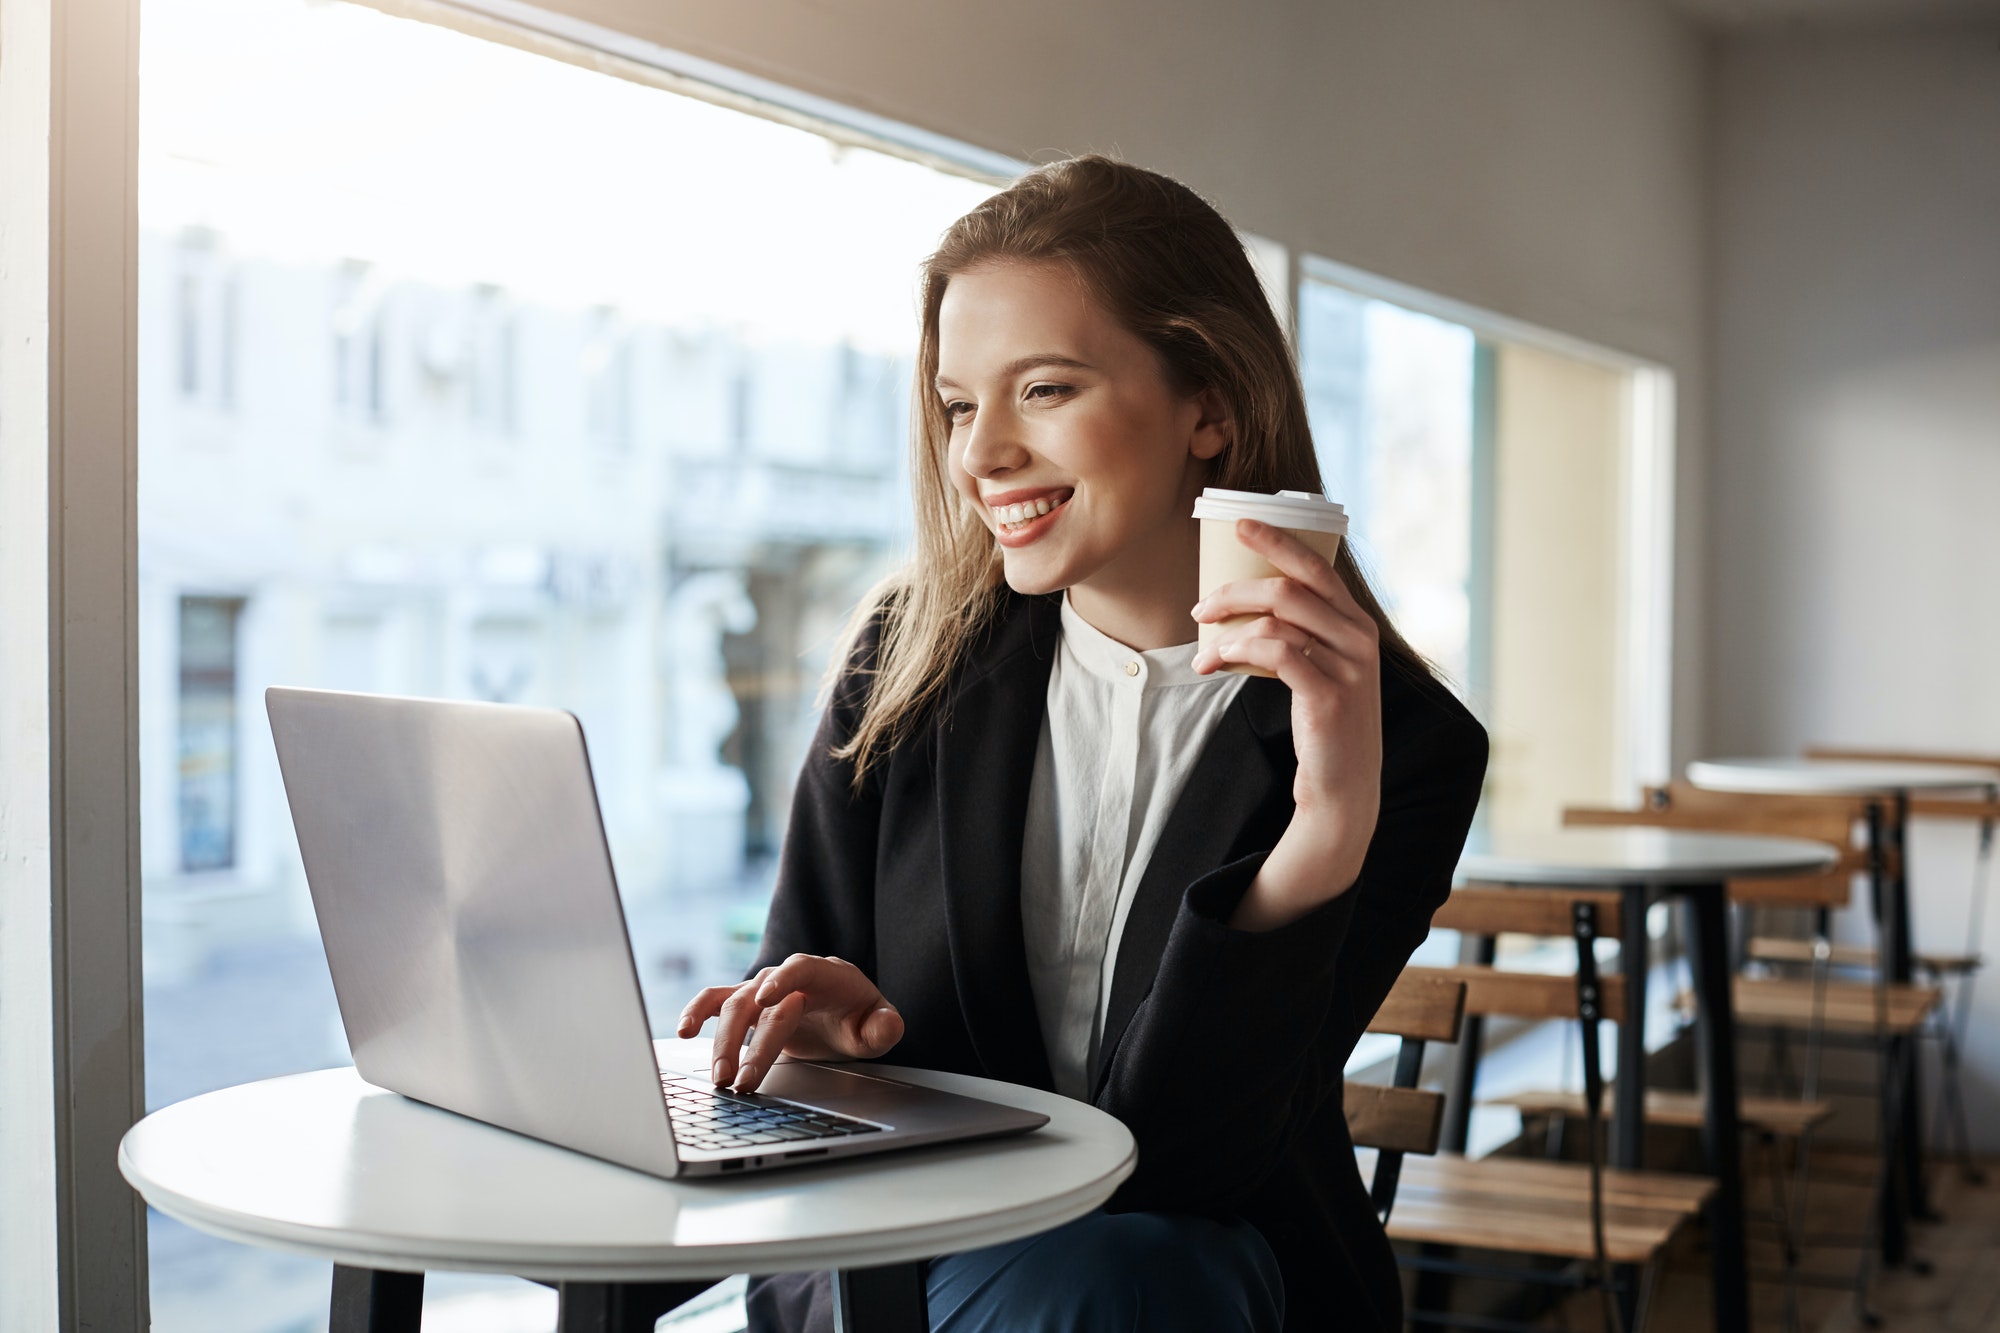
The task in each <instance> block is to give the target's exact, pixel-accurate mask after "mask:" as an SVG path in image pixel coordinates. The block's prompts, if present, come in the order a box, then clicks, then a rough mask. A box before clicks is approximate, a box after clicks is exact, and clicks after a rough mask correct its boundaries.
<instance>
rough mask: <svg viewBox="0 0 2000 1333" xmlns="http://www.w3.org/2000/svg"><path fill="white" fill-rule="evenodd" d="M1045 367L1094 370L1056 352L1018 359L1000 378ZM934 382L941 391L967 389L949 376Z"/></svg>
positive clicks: (1001, 373) (1010, 364) (1082, 362)
mask: <svg viewBox="0 0 2000 1333" xmlns="http://www.w3.org/2000/svg"><path fill="white" fill-rule="evenodd" d="M1044 366H1052V367H1054V368H1055V369H1057V370H1091V369H1094V367H1093V366H1091V365H1090V363H1089V362H1087V361H1079V360H1077V359H1076V358H1075V357H1073V356H1061V355H1058V354H1057V353H1054V352H1037V353H1035V354H1034V355H1032V356H1022V357H1016V358H1015V359H1014V360H1012V361H1009V362H1008V363H1007V364H1006V365H1004V366H1002V367H1000V375H999V378H1001V379H1003V380H1010V379H1013V378H1014V377H1015V376H1016V375H1019V374H1022V373H1023V372H1026V371H1030V370H1040V369H1042V368H1043V367H1044ZM934 382H935V383H936V385H937V387H938V388H940V389H960V388H963V387H965V386H964V385H962V384H960V383H959V382H958V381H957V380H955V379H952V378H951V377H950V376H948V375H939V376H938V377H937V379H936V380H935V381H934Z"/></svg>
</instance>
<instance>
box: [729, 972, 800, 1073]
mask: <svg viewBox="0 0 2000 1333" xmlns="http://www.w3.org/2000/svg"><path fill="white" fill-rule="evenodd" d="M805 1011H806V997H805V995H804V993H803V992H800V991H793V992H791V993H790V994H789V995H787V996H785V997H784V998H783V999H781V1000H779V1001H778V1002H777V1003H776V1004H773V1005H771V1006H770V1007H768V1008H766V1009H765V1010H764V1011H763V1012H762V1013H761V1014H759V1015H758V1016H757V1026H756V1027H754V1028H752V1029H751V1032H750V1044H749V1045H747V1046H745V1047H744V1048H743V1059H742V1065H741V1067H740V1068H738V1069H737V1071H736V1080H735V1086H736V1090H737V1091H738V1092H755V1091H756V1090H757V1085H758V1084H760V1083H762V1082H763V1081H764V1075H766V1074H768V1073H770V1072H771V1066H772V1065H773V1064H776V1063H777V1060H778V1057H779V1056H780V1055H783V1054H784V1052H785V1043H786V1042H788V1041H790V1040H791V1037H792V1032H793V1031H794V1030H795V1029H796V1028H797V1027H798V1025H799V1019H800V1018H801V1017H802V1016H803V1015H804V1014H805Z"/></svg>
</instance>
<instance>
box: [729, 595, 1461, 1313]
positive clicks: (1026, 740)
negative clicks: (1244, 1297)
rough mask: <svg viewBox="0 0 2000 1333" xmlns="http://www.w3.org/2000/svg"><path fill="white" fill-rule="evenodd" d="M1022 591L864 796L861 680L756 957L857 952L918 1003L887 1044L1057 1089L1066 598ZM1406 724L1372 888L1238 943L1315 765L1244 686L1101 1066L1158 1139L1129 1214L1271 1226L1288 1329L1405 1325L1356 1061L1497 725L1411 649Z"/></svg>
mask: <svg viewBox="0 0 2000 1333" xmlns="http://www.w3.org/2000/svg"><path fill="white" fill-rule="evenodd" d="M1002 597H1003V603H1002V607H1001V609H1000V612H999V614H998V615H997V616H996V618H995V620H994V622H993V624H992V626H991V627H990V629H989V630H988V631H987V632H986V633H985V634H984V635H983V637H982V639H981V641H980V642H979V643H978V644H977V645H976V647H975V648H974V649H973V650H972V652H971V653H970V655H969V657H968V659H967V661H966V663H965V665H964V666H963V667H962V668H961V669H960V670H959V671H958V673H957V675H956V679H955V680H954V681H953V682H952V683H951V685H950V687H949V689H948V691H947V693H946V696H945V699H944V701H943V703H942V704H941V705H940V706H939V707H938V708H937V709H936V710H935V712H934V713H933V715H932V716H931V718H930V719H929V720H928V722H927V724H926V725H925V726H923V727H921V728H918V729H917V730H916V731H915V732H914V733H913V734H912V735H910V736H909V738H908V739H906V740H905V741H904V742H903V743H902V744H900V745H898V746H897V747H896V748H895V749H894V750H893V751H892V752H891V753H890V754H889V755H888V756H887V757H886V759H885V760H883V761H881V762H878V763H877V764H876V765H875V766H873V767H872V768H871V769H870V770H869V774H868V778H867V780H866V782H865V783H864V784H863V786H862V787H861V789H860V790H859V792H858V793H857V792H855V791H854V790H853V789H852V788H851V779H852V773H853V770H852V768H851V766H850V765H848V764H846V763H843V762H840V761H837V760H835V759H833V758H832V757H831V750H832V748H833V747H834V746H835V745H837V744H838V743H839V742H840V741H841V740H843V739H845V738H846V737H847V736H848V735H850V734H852V728H853V726H854V724H855V721H856V719H857V718H858V716H859V708H860V705H861V702H862V700H863V699H864V698H865V694H866V689H867V679H868V678H867V674H866V671H865V670H862V671H855V670H850V671H849V672H848V673H847V674H846V675H845V676H844V677H843V678H842V680H841V681H840V682H839V683H838V684H837V685H836V688H835V690H834V694H833V698H832V700H831V701H830V704H829V707H828V709H827V712H826V715H825V717H824V718H823V720H822V721H821V724H820V728H819V732H818V734H817V735H816V736H815V738H814V740H813V746H812V750H811V753H810V754H809V756H808V757H807V759H806V762H805V767H804V769H803V771H802V772H801V774H800V777H799V784H798V788H797V792H796V794H795V796H794V799H793V805H792V815H791V823H790V826H789V828H788V830H787V833H786V837H785V843H784V847H783V849H782V852H781V853H780V858H779V868H778V881H777V889H776V894H775V896H774V898H773V900H772V903H771V911H770V917H769V920H768V921H767V923H766V926H765V932H764V940H763V945H762V948H761V950H760V955H759V960H758V965H759V966H763V965H766V964H770V963H775V962H777V961H779V960H781V959H783V958H784V957H785V956H787V955H788V954H792V953H813V954H834V955H837V956H839V957H841V958H845V959H847V960H848V961H849V962H852V963H854V964H855V965H857V966H858V967H860V968H861V969H862V970H863V971H864V972H866V973H867V974H868V975H869V976H871V977H872V978H874V980H875V982H876V983H877V984H878V985H879V986H880V987H881V989H882V993H883V994H884V995H885V996H887V997H888V999H889V1001H890V1002H891V1003H893V1004H894V1005H895V1006H896V1007H897V1009H899V1010H900V1011H901V1012H902V1015H903V1021H904V1025H905V1035H904V1037H903V1040H902V1043H901V1044H900V1045H899V1046H897V1047H896V1049H895V1050H894V1051H893V1052H892V1053H891V1054H890V1055H889V1056H888V1057H887V1058H888V1059H890V1060H892V1061H894V1062H895V1063H898V1064H907V1065H915V1066H919V1067H923V1068H930V1069H943V1070H951V1071H955V1072H959V1073H967V1074H978V1075H981V1076H984V1077H987V1078H997V1079H1005V1080H1006V1081H1008V1082H1010V1083H1023V1084H1027V1085H1029V1086H1031V1087H1037V1088H1049V1087H1051V1077H1050V1073H1049V1063H1048V1057H1047V1055H1046V1053H1045V1052H1044V1050H1043V1046H1042V1037H1041V1027H1040V1025H1039V1023H1038V1022H1037V1021H1036V1017H1035V1001H1034V996H1033V994H1032V992H1031V991H1030V989H1029V984H1028V969H1027V961H1026V952H1025V949H1024V946H1023V942H1022V932H1021V839H1022V832H1023V829H1024V827H1025V824H1026V819H1027V808H1028V786H1029V779H1030V776H1031V774H1032V772H1033V769H1034V761H1035V750H1036V745H1037V743H1038V741H1039V738H1040V735H1041V721H1042V716H1043V712H1044V710H1045V708H1046V705H1047V697H1048V682H1049V671H1050V666H1051V664H1052V662H1053V660H1054V654H1055V649H1056V645H1057V642H1058V641H1059V639H1060V637H1061V619H1060V599H1059V597H1058V596H1046V597H1023V596H1019V595H1016V594H1014V593H1011V592H1004V591H1003V593H1002ZM874 647H875V634H874V633H873V632H871V633H870V634H867V635H864V637H863V641H862V643H861V645H860V646H859V648H858V649H857V653H856V658H855V660H856V663H857V664H858V665H860V666H862V667H866V666H867V665H870V664H872V658H873V653H874ZM1382 723H1383V771H1382V810H1381V816H1380V820H1379V822H1378V824H1377V827H1376V832H1375V838H1374V841H1373V842H1372V843H1371V844H1370V846H1369V849H1368V856H1367V859H1366V861H1365V863H1364V865H1363V867H1362V871H1361V878H1360V880H1359V882H1358V883H1357V884H1356V885H1355V886H1354V888H1352V889H1351V890H1349V891H1348V892H1347V893H1345V894H1343V895H1341V896H1340V897H1339V898H1337V899H1335V900H1334V901H1333V902H1331V903H1328V904H1327V905H1326V906H1324V907H1321V908H1319V909H1317V910H1315V911H1313V912H1311V913H1309V914H1307V915H1306V916H1305V917H1303V918H1301V919H1300V920H1298V921H1295V922H1293V923H1291V924H1290V925H1287V926H1283V927H1280V928H1279V929H1276V930H1272V931H1267V932H1261V933H1249V932H1243V931H1236V930H1231V929H1230V928H1229V927H1228V925H1227V924H1226V923H1227V921H1228V919H1229V917H1230V915H1231V913H1232V912H1233V911H1234V910H1235V907H1236V904H1237V902H1238V901H1239V899H1240V898H1241V897H1242V895H1243V893H1244V891H1245V890H1246V889H1247V888H1248V887H1249V885H1250V882H1251V880H1252V879H1254V878H1255V876H1256V874H1257V870H1258V867H1259V866H1261V865H1262V864H1263V860H1264V857H1265V855H1266V854H1267V853H1268V852H1269V851H1270V849H1271V848H1272V846H1274V845H1275V844H1276V842H1277V840H1278V837H1279V835H1280V834H1281V833H1283V832H1284V830H1285V827H1286V825H1287V823H1288V822H1289V821H1290V820H1291V817H1292V810H1293V802H1292V778H1293V773H1294V770H1295V768H1296V767H1297V758H1296V755H1295V754H1294V752H1293V749H1292V733H1291V692H1290V691H1289V690H1288V689H1287V688H1286V687H1285V686H1284V685H1283V684H1281V683H1279V682H1278V681H1275V680H1269V679H1264V678H1259V677H1252V678H1250V679H1248V680H1246V681H1245V682H1244V685H1243V688H1242V690H1241V692H1240V693H1238V695H1237V696H1236V701H1235V702H1234V703H1233V704H1232V705H1231V706H1230V708H1229V710H1228V711H1227V712H1226V713H1225V714H1224V715H1223V718H1222V721H1221V722H1220V724H1219V725H1218V726H1217V727H1216V730H1215V732H1214V734H1213V735H1212V736H1211V738H1210V740H1209V742H1208V744H1207V747H1206V748H1205V749H1204V750H1203V752H1202V755H1201V758H1200V760H1199V761H1198V762H1197V764H1196V765H1195V768H1194V771H1193V772H1192V774H1191V775H1190V776H1189V778H1188V782H1187V786H1186V788H1185V789H1184V790H1183V791H1182V793H1181V796H1180V800H1179V803H1178V804H1177V805H1176V806H1175V811H1174V816H1173V818H1172V819H1171V820H1170V821H1169V822H1168V824H1167V826H1166V829H1165V830H1164V832H1163V833H1162V834H1161V837H1160V841H1159V844H1158V845H1157V847H1155V849H1154V851H1153V856H1152V860H1151V861H1150V862H1149V863H1148V865H1147V868H1146V872H1145V875H1144V877H1143V878H1142V879H1141V881H1140V884H1139V888H1138V891H1137V894H1136V896H1135V898H1134V900H1133V903H1132V906H1131V909H1130V912H1129V915H1128V916H1127V919H1126V923H1125V932H1124V935H1123V936H1122V937H1121V938H1120V940H1119V942H1118V955H1117V964H1116V969H1115V971H1114V973H1113V980H1112V993H1111V1003H1110V1009H1109V1012H1108V1014H1107V1017H1106V1021H1105V1029H1104V1036H1103V1040H1102V1042H1101V1054H1100V1057H1099V1059H1098V1063H1097V1066H1096V1068H1095V1070H1094V1072H1093V1079H1092V1087H1093V1093H1092V1098H1093V1100H1094V1102H1095V1103H1096V1105H1097V1106H1098V1107H1100V1108H1101V1109H1103V1110H1105V1111H1108V1112H1110V1113H1111V1114H1113V1115H1115V1116H1117V1117H1118V1118H1119V1119H1120V1120H1122V1121H1124V1122H1125V1124H1126V1125H1127V1126H1129V1127H1130V1128H1131V1130H1132V1133H1133V1136H1134V1137H1135V1138H1136V1139H1137V1140H1138V1145H1139V1160H1138V1166H1137V1169H1136V1170H1135V1171H1134V1173H1133V1175H1132V1177H1131V1178H1130V1179H1129V1180H1127V1181H1126V1182H1125V1184H1124V1185H1123V1186H1122V1187H1121V1188H1120V1189H1119V1190H1118V1192H1117V1194H1116V1195H1115V1196H1114V1197H1113V1198H1112V1200H1111V1203H1110V1205H1109V1207H1110V1208H1111V1209H1112V1210H1113V1211H1124V1210H1137V1209H1151V1210H1161V1211H1178V1212H1194V1213H1204V1214H1212V1215H1218V1216H1225V1217H1241V1218H1245V1219H1247V1220H1248V1221H1250V1222H1251V1223H1253V1224H1254V1225H1255V1226H1256V1227H1257V1228H1258V1230H1259V1231H1261V1232H1262V1233H1263V1235H1264V1237H1265V1239H1266V1240H1268V1241H1269V1242H1270V1244H1271V1248H1272V1250H1273V1251H1275V1253H1276V1255H1277V1258H1278V1263H1279V1266H1280V1268H1281V1269H1282V1271H1283V1273H1284V1279H1285V1298H1286V1307H1287V1315H1286V1320H1285V1327H1286V1328H1287V1329H1288V1330H1290V1329H1323V1328H1330V1327H1335V1326H1338V1327H1339V1328H1341V1329H1356V1330H1358V1329H1374V1328H1380V1329H1385V1330H1386V1329H1393V1328H1396V1327H1398V1326H1399V1325H1400V1321H1401V1311H1402V1295H1401V1285H1400V1283H1399V1281H1398V1279H1397V1275H1396V1266H1395V1261H1394V1258H1393V1256H1392V1255H1391V1253H1390V1250H1389V1244H1388V1241H1387V1239H1386V1238H1385V1237H1384V1236H1383V1234H1382V1227H1381V1225H1380V1224H1379V1223H1378V1222H1377V1221H1376V1218H1375V1213H1374V1210H1373V1209H1372V1208H1371V1207H1370V1206H1369V1202H1368V1195H1367V1191H1366V1190H1365V1189H1364V1188H1363V1187H1362V1183H1361V1178H1360V1175H1359V1173H1358V1171H1357V1170H1356V1168H1355V1162H1354V1152H1353V1145H1352V1142H1351V1140H1350V1139H1349V1138H1348V1134H1347V1121H1346V1118H1345V1116H1344V1115H1343V1113H1342V1108H1341V1067H1342V1065H1343V1064H1344V1063H1345V1062H1346V1060H1347V1057H1348V1055H1349V1054H1350V1053H1351V1052H1352V1051H1353V1049H1354V1045H1355V1042H1356V1041H1357V1040H1358V1039H1359V1038H1360V1036H1361V1034H1362V1032H1363V1031H1364V1030H1365V1028H1366V1027H1367V1024H1368V1021H1369V1019H1370V1018H1371V1017H1373V1015H1374V1013H1375V1011H1376V1009H1377V1008H1378V1007H1379V1006H1380V1005H1381V1003H1382V1000H1383V997H1384V996H1386V995H1387V994H1388V992H1389V987H1390V985H1391V984H1392V983H1393V982H1394V981H1395V979H1396V976H1397V974H1398V973H1399V972H1400V971H1401V970H1402V968H1403V964H1404V963H1405V962H1406V961H1407V960H1408V959H1409V956H1410V954H1411V953H1412V952H1413V951H1414V950H1415V949H1416V947H1417V945H1418V944H1420V943H1421V942H1422V941H1423V938H1424V935H1425V933H1426V932H1427V931H1428V930H1429V928H1430V919H1431V914H1432V912H1434V911H1435V910H1436V909H1437V907H1438V905H1439V904H1440V903H1441V902H1443V900H1444V897H1445V895H1446V893H1447V892H1449V890H1450V884H1451V874H1452V868H1453V866H1454V865H1455V864H1456V862H1457V860H1458V855H1459V852H1460V849H1461V848H1462V846H1463V844H1464V841H1465V835H1466V831H1467V829H1468V828H1469V827H1470V825H1471V822H1472V812H1473V808H1474V806H1475V805H1476V804H1477V803H1478V800H1479V789H1480V784H1481V782H1482V780H1483V778H1484V774H1485V770H1486V733H1485V731H1484V729H1482V728H1481V727H1480V725H1479V723H1478V722H1476V721H1475V720H1474V719H1473V717H1472V715H1471V714H1470V713H1468V712H1467V711H1466V710H1465V709H1464V707H1463V706H1462V705H1460V704H1459V703H1458V701H1457V700H1456V699H1454V698H1453V697H1452V696H1451V694H1450V693H1449V692H1448V691H1446V690H1445V689H1444V688H1443V687H1442V686H1440V685H1438V684H1437V683H1436V682H1435V681H1432V680H1431V679H1429V678H1428V677H1422V678H1419V677H1417V676H1415V675H1414V674H1412V673H1411V672H1409V671H1407V670H1405V669H1403V668H1401V667H1399V666H1398V665H1397V664H1395V663H1394V662H1393V661H1389V660H1385V662H1384V664H1383V673H1382ZM821 1287H822V1289H821V1290H819V1291H815V1290H814V1289H813V1284H812V1283H810V1281H807V1280H801V1279H800V1278H797V1277H794V1278H791V1279H785V1280H779V1281H776V1282H770V1283H760V1284H757V1289H753V1295H752V1301H751V1305H752V1311H753V1315H755V1316H757V1318H755V1319H753V1328H754V1327H760V1326H771V1325H774V1324H775V1325H776V1326H779V1327H793V1328H798V1327H804V1326H807V1325H812V1324H817V1323H818V1322H819V1317H821V1316H823V1315H824V1314H825V1312H826V1309H827V1307H826V1303H825V1298H824V1290H823V1284H821ZM815 1297H818V1299H814V1298H815ZM809 1311H810V1313H808V1312H809ZM827 1326H828V1327H830V1326H831V1325H830V1320H829V1322H828V1324H827Z"/></svg>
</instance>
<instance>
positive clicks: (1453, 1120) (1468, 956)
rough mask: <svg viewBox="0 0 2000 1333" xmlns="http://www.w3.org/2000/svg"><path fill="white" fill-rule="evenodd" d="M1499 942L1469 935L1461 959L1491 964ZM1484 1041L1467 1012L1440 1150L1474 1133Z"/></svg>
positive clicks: (1455, 1147) (1460, 1148)
mask: <svg viewBox="0 0 2000 1333" xmlns="http://www.w3.org/2000/svg"><path fill="white" fill-rule="evenodd" d="M1499 943H1500V941H1499V938H1498V937H1497V936H1494V935H1476V936H1467V937H1465V938H1463V939H1461V940H1459V942H1458V961H1459V962H1461V963H1472V964H1476V965H1477V966H1480V967H1491V966H1493V959H1494V958H1495V957H1496V956H1497V954H1498V951H1499ZM1485 1043H1486V1020H1485V1019H1484V1018H1481V1017H1480V1016H1479V1015H1478V1014H1467V1015H1466V1016H1465V1019H1464V1021H1463V1022H1462V1023H1461V1024H1460V1025H1459V1029H1458V1045H1456V1046H1455V1047H1453V1048H1452V1066H1451V1093H1450V1095H1449V1096H1447V1097H1446V1098H1445V1103H1444V1106H1445V1111H1444V1132H1443V1137H1441V1138H1440V1139H1439V1140H1438V1150H1439V1151H1440V1152H1455V1153H1462V1152H1464V1151H1465V1143H1466V1140H1467V1139H1468V1138H1470V1137H1471V1134H1472V1090H1473V1087H1474V1085H1475V1084H1476V1083H1477V1082H1478V1080H1479V1057H1480V1055H1481V1054H1482V1053H1483V1052H1484V1048H1485ZM1426 1308H1428V1307H1426Z"/></svg>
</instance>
